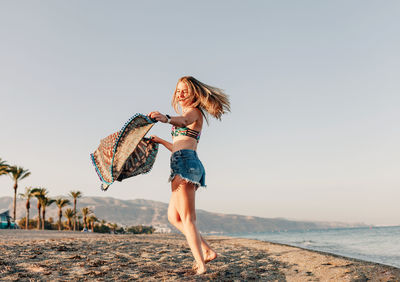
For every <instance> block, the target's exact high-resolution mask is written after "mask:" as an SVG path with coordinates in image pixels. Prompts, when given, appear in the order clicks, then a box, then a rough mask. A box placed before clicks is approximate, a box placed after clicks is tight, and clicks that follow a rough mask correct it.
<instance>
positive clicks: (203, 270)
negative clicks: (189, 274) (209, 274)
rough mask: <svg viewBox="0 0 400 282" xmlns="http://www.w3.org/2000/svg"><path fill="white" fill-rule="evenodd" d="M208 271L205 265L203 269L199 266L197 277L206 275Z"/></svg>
mask: <svg viewBox="0 0 400 282" xmlns="http://www.w3.org/2000/svg"><path fill="white" fill-rule="evenodd" d="M206 271H207V268H206V266H205V265H204V266H203V267H199V266H197V270H196V275H201V274H204V273H206Z"/></svg>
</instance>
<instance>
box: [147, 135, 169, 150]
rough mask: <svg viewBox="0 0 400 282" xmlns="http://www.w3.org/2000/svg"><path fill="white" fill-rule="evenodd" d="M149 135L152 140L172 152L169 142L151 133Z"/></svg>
mask: <svg viewBox="0 0 400 282" xmlns="http://www.w3.org/2000/svg"><path fill="white" fill-rule="evenodd" d="M150 137H151V140H152V141H153V142H156V143H159V144H161V145H163V146H164V147H165V148H167V149H168V150H170V151H171V152H172V143H170V142H168V141H166V140H164V139H162V138H160V137H158V136H156V135H151V136H150Z"/></svg>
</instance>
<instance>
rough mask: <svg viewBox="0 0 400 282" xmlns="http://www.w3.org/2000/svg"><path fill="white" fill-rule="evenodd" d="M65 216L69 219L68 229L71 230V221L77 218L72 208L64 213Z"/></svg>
mask: <svg viewBox="0 0 400 282" xmlns="http://www.w3.org/2000/svg"><path fill="white" fill-rule="evenodd" d="M64 215H65V217H66V218H67V224H68V229H69V230H71V220H72V219H73V218H74V217H75V213H74V211H73V210H72V209H71V208H68V209H66V210H65V211H64Z"/></svg>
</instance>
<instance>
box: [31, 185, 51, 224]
mask: <svg viewBox="0 0 400 282" xmlns="http://www.w3.org/2000/svg"><path fill="white" fill-rule="evenodd" d="M48 193H49V192H48V191H47V189H46V188H34V189H32V194H33V196H35V197H36V199H37V209H38V219H37V229H38V230H40V221H41V210H42V199H43V198H45V197H46V196H47V194H48Z"/></svg>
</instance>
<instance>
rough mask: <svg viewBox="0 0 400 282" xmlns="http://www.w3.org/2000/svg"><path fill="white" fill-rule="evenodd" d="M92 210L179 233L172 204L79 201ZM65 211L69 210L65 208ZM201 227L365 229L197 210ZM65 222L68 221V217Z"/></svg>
mask: <svg viewBox="0 0 400 282" xmlns="http://www.w3.org/2000/svg"><path fill="white" fill-rule="evenodd" d="M36 203H37V202H36V199H32V200H31V209H30V218H32V219H33V218H35V217H36V216H37V208H36ZM83 207H89V208H90V210H92V211H93V212H94V214H95V215H96V217H97V218H99V219H100V220H102V219H104V220H106V221H107V222H112V223H117V224H119V225H122V226H132V225H147V226H149V225H151V226H153V227H155V228H156V230H159V231H162V232H176V229H175V228H174V227H173V226H172V225H170V223H169V222H168V219H167V209H168V204H166V203H162V202H157V201H151V200H144V199H136V200H120V199H115V198H111V197H82V198H80V199H78V209H79V210H80V209H81V208H83ZM5 209H9V210H10V215H12V198H11V197H0V211H1V210H5ZM64 210H65V208H64ZM57 211H58V208H57V206H56V205H55V204H53V205H51V206H49V207H47V209H46V219H48V218H50V217H53V218H54V220H57ZM196 213H197V224H198V227H199V230H200V231H201V232H203V233H218V234H232V233H258V232H269V231H289V230H310V229H328V228H349V227H363V226H366V225H365V224H363V223H354V224H352V223H342V222H316V221H294V220H288V219H284V218H263V217H256V216H244V215H236V214H223V213H213V212H208V211H205V210H200V209H199V210H196ZM24 216H25V200H22V199H18V200H17V220H18V219H20V218H22V217H24ZM64 220H65V218H64Z"/></svg>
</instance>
